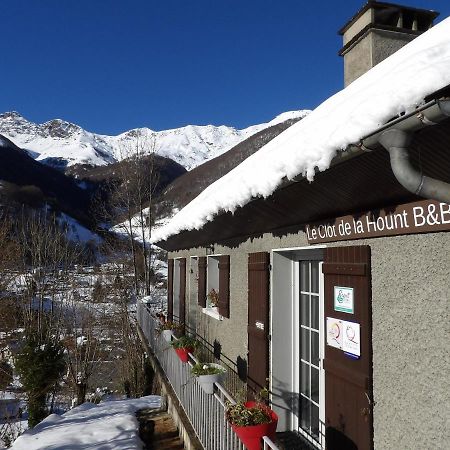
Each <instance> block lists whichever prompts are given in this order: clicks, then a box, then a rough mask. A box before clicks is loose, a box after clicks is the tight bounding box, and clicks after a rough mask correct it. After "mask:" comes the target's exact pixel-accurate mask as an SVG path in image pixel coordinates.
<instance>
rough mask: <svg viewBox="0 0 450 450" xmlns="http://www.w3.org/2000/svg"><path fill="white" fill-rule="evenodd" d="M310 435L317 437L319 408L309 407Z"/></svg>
mask: <svg viewBox="0 0 450 450" xmlns="http://www.w3.org/2000/svg"><path fill="white" fill-rule="evenodd" d="M311 434H312V435H313V436H315V437H316V438H318V437H319V407H318V406H316V405H311Z"/></svg>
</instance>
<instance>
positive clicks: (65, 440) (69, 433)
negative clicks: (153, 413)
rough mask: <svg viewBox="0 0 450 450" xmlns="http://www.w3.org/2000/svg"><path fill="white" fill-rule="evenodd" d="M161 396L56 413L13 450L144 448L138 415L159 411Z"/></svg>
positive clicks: (83, 406)
mask: <svg viewBox="0 0 450 450" xmlns="http://www.w3.org/2000/svg"><path fill="white" fill-rule="evenodd" d="M160 406H161V397H159V396H155V395H150V396H147V397H142V398H139V399H130V400H119V401H109V402H104V403H100V404H99V405H95V404H93V403H84V404H83V405H81V406H77V407H76V408H74V409H72V410H70V411H68V412H66V413H65V414H62V415H61V416H60V415H57V414H52V415H50V416H49V417H47V418H46V419H44V420H43V421H42V422H41V423H40V424H39V425H37V426H36V427H35V428H34V429H33V430H28V431H26V432H25V433H24V434H23V435H22V436H20V437H19V438H18V439H17V440H16V441H15V442H14V444H13V446H12V447H11V449H12V450H85V449H90V450H113V449H117V450H127V449H130V450H131V449H133V450H134V449H140V448H142V441H141V440H140V439H139V433H138V428H139V425H138V421H137V419H136V416H135V412H136V411H137V410H139V409H142V408H159V407H160Z"/></svg>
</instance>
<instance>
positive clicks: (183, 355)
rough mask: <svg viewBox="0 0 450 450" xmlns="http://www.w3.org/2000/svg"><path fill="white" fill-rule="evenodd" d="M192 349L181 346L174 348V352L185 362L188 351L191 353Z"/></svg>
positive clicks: (187, 357)
mask: <svg viewBox="0 0 450 450" xmlns="http://www.w3.org/2000/svg"><path fill="white" fill-rule="evenodd" d="M193 351H194V349H193V348H191V347H183V348H176V349H175V352H176V353H177V355H178V358H180V359H181V361H182V362H184V363H187V362H188V361H189V353H192V352H193Z"/></svg>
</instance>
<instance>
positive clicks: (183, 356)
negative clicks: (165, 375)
mask: <svg viewBox="0 0 450 450" xmlns="http://www.w3.org/2000/svg"><path fill="white" fill-rule="evenodd" d="M170 345H171V346H172V347H173V348H174V349H175V352H176V354H177V355H178V357H179V358H180V360H181V361H182V362H184V363H187V362H188V361H189V353H193V352H194V350H195V349H196V348H197V346H198V341H196V340H195V339H194V338H193V337H190V336H181V337H180V338H179V339H175V340H174V341H172V342H171V343H170Z"/></svg>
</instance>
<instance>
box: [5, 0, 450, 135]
mask: <svg viewBox="0 0 450 450" xmlns="http://www.w3.org/2000/svg"><path fill="white" fill-rule="evenodd" d="M364 3H365V1H364V0H345V1H336V0H323V1H316V2H310V1H302V0H209V1H207V0H190V1H186V0H158V1H156V0H14V1H8V2H2V39H1V40H0V52H1V55H2V64H1V72H0V81H1V86H2V89H1V91H0V111H10V110H17V111H19V112H20V113H21V114H22V115H24V116H25V117H26V118H28V119H29V120H33V121H35V122H44V121H46V120H49V119H53V118H63V119H66V120H69V121H72V122H75V123H77V124H79V125H81V126H82V127H84V128H86V129H88V130H90V131H94V132H98V133H104V134H117V133H120V132H122V131H125V130H127V129H130V128H135V127H140V126H148V127H150V128H152V129H154V130H161V129H167V128H175V127H179V126H183V125H187V124H198V125H205V124H209V123H212V124H214V125H221V124H225V125H231V126H235V127H237V128H244V127H246V126H249V125H252V124H255V123H261V122H265V121H268V120H270V119H271V118H272V117H274V116H275V115H277V114H279V113H281V112H283V111H288V110H293V109H303V108H308V109H313V108H314V107H316V106H317V105H318V104H320V103H321V102H322V101H323V100H324V99H326V98H327V97H329V96H330V95H332V94H333V93H335V92H336V91H338V90H340V89H341V88H342V86H343V63H342V59H341V58H340V57H339V56H338V55H337V52H338V50H339V49H340V47H341V37H340V36H338V35H337V31H338V29H339V28H340V27H341V26H342V25H344V24H345V22H346V21H347V20H348V19H349V18H350V17H351V16H352V15H353V14H354V13H355V12H356V11H357V10H358V9H359V8H360V7H361V6H362V5H363V4H364ZM401 3H403V4H406V3H407V4H408V5H410V6H415V7H419V8H431V9H435V10H437V11H440V12H441V16H440V17H439V18H438V21H439V20H442V19H443V18H445V17H447V16H449V15H450V1H448V0H404V1H402V2H401Z"/></svg>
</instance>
